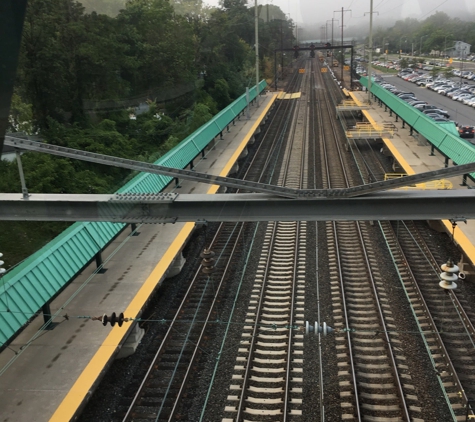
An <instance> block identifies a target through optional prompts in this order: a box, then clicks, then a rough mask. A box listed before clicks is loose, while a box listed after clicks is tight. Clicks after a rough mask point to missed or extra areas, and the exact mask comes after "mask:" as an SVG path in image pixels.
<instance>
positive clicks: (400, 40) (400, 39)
mask: <svg viewBox="0 0 475 422" xmlns="http://www.w3.org/2000/svg"><path fill="white" fill-rule="evenodd" d="M403 38H404V37H401V38H399V58H401V53H402V50H401V44H402V39H403ZM405 42H407V38H406V39H405Z"/></svg>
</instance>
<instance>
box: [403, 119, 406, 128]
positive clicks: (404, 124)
mask: <svg viewBox="0 0 475 422" xmlns="http://www.w3.org/2000/svg"><path fill="white" fill-rule="evenodd" d="M405 127H406V122H405V121H404V120H403V121H402V128H403V129H404V128H405Z"/></svg>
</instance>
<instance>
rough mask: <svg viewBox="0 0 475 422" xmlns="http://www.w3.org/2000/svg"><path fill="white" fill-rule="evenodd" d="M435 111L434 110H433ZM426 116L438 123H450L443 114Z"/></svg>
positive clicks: (428, 114)
mask: <svg viewBox="0 0 475 422" xmlns="http://www.w3.org/2000/svg"><path fill="white" fill-rule="evenodd" d="M431 111H433V110H431ZM424 114H425V115H426V116H428V117H430V118H431V119H433V120H437V121H447V122H448V121H449V120H448V119H447V118H446V117H444V116H442V114H439V113H424Z"/></svg>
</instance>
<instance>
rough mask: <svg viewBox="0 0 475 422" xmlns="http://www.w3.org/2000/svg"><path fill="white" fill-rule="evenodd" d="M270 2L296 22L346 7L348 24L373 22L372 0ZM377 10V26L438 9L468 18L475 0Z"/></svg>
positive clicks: (399, 0)
mask: <svg viewBox="0 0 475 422" xmlns="http://www.w3.org/2000/svg"><path fill="white" fill-rule="evenodd" d="M254 1H255V0H248V3H249V4H250V5H253V4H254ZM204 2H205V3H208V4H210V5H213V6H217V5H218V4H219V0H204ZM267 3H269V4H274V5H275V6H279V7H280V8H281V9H282V11H283V12H284V13H290V16H291V18H292V19H293V20H294V21H295V22H296V23H300V24H303V25H305V26H306V25H315V24H320V25H321V24H325V22H326V21H327V20H329V19H330V20H331V19H332V18H335V19H341V8H342V7H343V8H344V9H345V10H350V9H351V12H345V14H344V17H343V20H344V25H345V27H347V28H348V26H353V25H361V24H363V23H364V22H366V21H368V22H369V15H368V12H369V10H370V0H258V4H259V5H260V4H267ZM373 10H374V12H378V14H375V15H374V17H373V22H374V24H375V25H378V21H379V22H387V21H388V19H390V20H392V21H394V22H395V21H396V20H399V19H404V18H406V17H411V18H415V19H418V20H424V19H426V18H427V17H429V16H430V15H432V14H434V13H436V12H437V11H441V12H445V13H447V14H448V15H450V16H451V17H460V18H462V19H465V20H466V19H469V17H470V15H471V17H472V18H473V17H474V16H475V0H373ZM334 11H338V12H334ZM365 13H366V16H365Z"/></svg>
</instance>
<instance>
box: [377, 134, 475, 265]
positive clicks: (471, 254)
mask: <svg viewBox="0 0 475 422" xmlns="http://www.w3.org/2000/svg"><path fill="white" fill-rule="evenodd" d="M383 141H384V143H385V144H386V146H387V147H388V148H389V150H390V151H391V154H393V156H394V158H396V160H397V161H398V163H399V164H400V165H401V166H402V168H403V169H404V171H405V172H406V173H407V174H408V175H413V174H416V172H415V171H414V170H413V168H412V167H411V166H410V165H409V163H408V162H407V161H406V160H405V159H404V158H403V156H402V155H401V154H400V152H399V151H398V150H397V149H396V147H395V146H394V145H393V143H392V142H391V141H390V140H389V139H386V138H383ZM442 224H443V225H444V226H445V228H446V229H447V233H448V234H450V233H452V223H451V222H450V221H449V220H442ZM454 240H455V242H456V243H457V244H458V245H460V247H461V248H462V250H463V251H464V253H465V255H467V258H468V259H469V260H470V261H471V262H475V246H474V245H473V244H472V242H471V241H470V240H469V239H468V237H467V236H466V235H465V233H464V232H463V230H462V229H461V228H458V230H457V229H455V232H454Z"/></svg>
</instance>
